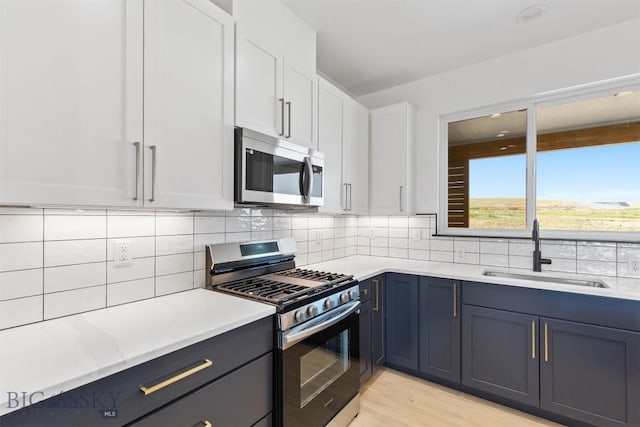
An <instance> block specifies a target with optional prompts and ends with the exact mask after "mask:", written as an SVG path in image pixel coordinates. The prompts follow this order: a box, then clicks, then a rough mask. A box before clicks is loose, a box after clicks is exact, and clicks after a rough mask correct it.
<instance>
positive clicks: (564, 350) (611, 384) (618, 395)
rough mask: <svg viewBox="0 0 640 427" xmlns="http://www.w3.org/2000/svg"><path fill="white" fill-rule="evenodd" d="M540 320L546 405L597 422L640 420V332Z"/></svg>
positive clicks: (627, 423)
mask: <svg viewBox="0 0 640 427" xmlns="http://www.w3.org/2000/svg"><path fill="white" fill-rule="evenodd" d="M540 324H541V328H542V330H541V331H540V334H541V340H540V341H541V343H540V346H541V361H540V401H541V402H540V403H541V407H542V409H544V410H547V411H549V412H553V413H556V414H560V415H563V416H566V417H568V418H572V419H576V420H579V421H584V422H587V423H590V424H594V425H597V426H640V390H639V388H640V333H636V332H629V331H622V330H618V329H612V328H604V327H600V326H593V325H586V324H583V323H574V322H567V321H562V320H553V319H547V318H542V319H541V320H540Z"/></svg>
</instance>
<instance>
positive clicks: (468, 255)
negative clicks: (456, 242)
mask: <svg viewBox="0 0 640 427" xmlns="http://www.w3.org/2000/svg"><path fill="white" fill-rule="evenodd" d="M453 261H454V262H457V263H458V264H480V254H479V253H476V252H464V253H462V252H460V251H455V252H454V253H453Z"/></svg>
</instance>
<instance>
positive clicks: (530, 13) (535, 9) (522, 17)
mask: <svg viewBox="0 0 640 427" xmlns="http://www.w3.org/2000/svg"><path fill="white" fill-rule="evenodd" d="M548 10H549V6H547V5H546V4H536V5H534V6H530V7H527V8H525V9H522V10H521V11H520V12H519V13H518V14H517V15H516V22H517V23H518V24H526V23H528V22H531V21H533V20H535V19H538V18H540V17H541V16H542V15H544V14H545V13H547V11H548Z"/></svg>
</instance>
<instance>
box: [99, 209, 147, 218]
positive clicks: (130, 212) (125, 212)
mask: <svg viewBox="0 0 640 427" xmlns="http://www.w3.org/2000/svg"><path fill="white" fill-rule="evenodd" d="M107 216H156V213H155V212H154V211H145V210H135V209H125V210H107Z"/></svg>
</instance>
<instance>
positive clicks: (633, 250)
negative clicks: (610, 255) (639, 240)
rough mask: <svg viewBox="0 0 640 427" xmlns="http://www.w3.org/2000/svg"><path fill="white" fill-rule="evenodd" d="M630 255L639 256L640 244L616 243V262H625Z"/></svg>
mask: <svg viewBox="0 0 640 427" xmlns="http://www.w3.org/2000/svg"><path fill="white" fill-rule="evenodd" d="M630 256H634V257H638V258H640V244H633V243H618V259H617V261H618V263H625V264H626V263H627V261H628V260H629V257H630Z"/></svg>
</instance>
